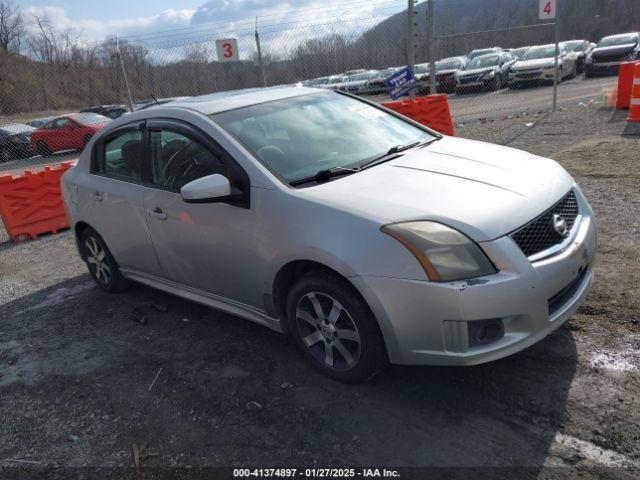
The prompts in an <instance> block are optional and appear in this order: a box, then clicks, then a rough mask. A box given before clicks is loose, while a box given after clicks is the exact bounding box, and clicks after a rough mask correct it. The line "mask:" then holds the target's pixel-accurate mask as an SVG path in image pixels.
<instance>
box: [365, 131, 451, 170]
mask: <svg viewBox="0 0 640 480" xmlns="http://www.w3.org/2000/svg"><path fill="white" fill-rule="evenodd" d="M436 140H439V138H438V137H435V138H430V139H429V140H425V141H422V142H411V143H407V144H404V145H394V146H393V147H391V148H390V149H389V150H387V152H386V153H384V154H382V155H380V156H378V157H376V158H374V159H372V160H369V161H368V162H365V163H363V164H362V165H360V169H362V170H364V169H365V168H371V167H375V166H376V165H380V164H381V163H384V162H388V161H389V160H393V159H394V158H395V157H394V155H395V154H397V153H400V152H404V151H405V150H409V149H411V148H414V147H418V146H420V147H425V146H427V145H429V144H430V143H432V142H435V141H436Z"/></svg>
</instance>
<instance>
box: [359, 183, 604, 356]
mask: <svg viewBox="0 0 640 480" xmlns="http://www.w3.org/2000/svg"><path fill="white" fill-rule="evenodd" d="M579 198H580V199H579V202H580V206H581V212H582V214H583V216H582V219H581V221H580V223H579V224H578V225H576V226H575V227H574V230H575V232H574V233H573V234H572V236H571V241H570V243H569V244H568V245H567V246H565V248H564V249H563V250H561V251H560V252H558V253H556V254H555V255H553V256H552V257H548V258H545V259H542V260H540V261H536V262H531V261H530V260H529V259H527V258H526V257H525V256H524V254H523V253H522V251H521V250H520V249H519V247H518V246H517V245H516V243H515V242H514V241H513V240H511V238H509V237H508V236H505V237H501V238H499V239H497V240H494V241H490V242H486V243H482V247H483V249H484V250H485V252H486V253H487V255H488V256H489V257H490V258H491V260H492V261H493V262H494V263H495V264H496V266H497V267H498V270H499V273H497V274H495V275H490V276H487V277H482V278H480V279H475V280H474V281H458V282H449V283H436V282H429V281H416V280H406V279H397V278H386V277H385V278H382V277H372V276H359V277H353V278H351V279H350V280H351V281H352V282H353V284H354V285H355V287H356V288H357V289H358V290H359V291H360V292H361V293H362V295H363V296H364V297H365V300H366V301H367V302H368V304H369V306H370V307H371V309H372V311H373V313H374V314H375V315H376V318H377V319H378V323H379V325H380V328H381V331H382V334H383V337H384V339H385V343H386V346H387V352H388V354H389V359H390V361H391V362H392V363H397V364H405V365H475V364H479V363H485V362H489V361H493V360H497V359H499V358H502V357H505V356H508V355H511V354H513V353H516V352H518V351H520V350H522V349H524V348H526V347H528V346H530V345H532V344H534V343H536V342H538V341H539V340H541V339H542V338H544V337H545V336H547V335H548V334H549V333H551V332H552V331H554V330H555V329H557V328H558V327H560V326H561V325H562V324H563V323H564V322H565V321H566V320H568V319H569V317H570V316H571V315H572V314H573V313H574V312H575V311H576V309H577V308H578V306H579V305H580V304H581V303H582V301H583V300H584V298H585V297H586V295H587V293H588V291H589V287H590V285H591V282H592V280H593V270H594V260H595V252H596V245H597V240H596V226H595V220H594V217H593V214H592V213H591V210H590V208H589V206H588V204H587V203H586V201H585V200H584V198H583V197H582V196H581V195H580V196H579ZM568 287H570V288H568ZM491 319H499V320H500V321H501V322H502V323H503V325H504V336H503V337H502V338H500V339H498V340H495V341H493V342H491V343H488V344H484V345H475V346H469V344H470V343H471V342H470V341H469V325H470V324H472V322H481V321H486V320H491Z"/></svg>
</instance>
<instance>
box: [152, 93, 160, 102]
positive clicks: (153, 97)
mask: <svg viewBox="0 0 640 480" xmlns="http://www.w3.org/2000/svg"><path fill="white" fill-rule="evenodd" d="M151 100H153V101H154V102H156V105H160V102H159V101H158V99H157V98H156V96H155V95H154V94H153V93H152V94H151Z"/></svg>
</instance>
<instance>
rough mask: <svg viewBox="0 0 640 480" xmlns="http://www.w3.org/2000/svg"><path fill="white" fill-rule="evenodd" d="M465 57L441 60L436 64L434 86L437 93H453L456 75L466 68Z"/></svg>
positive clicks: (466, 61)
mask: <svg viewBox="0 0 640 480" xmlns="http://www.w3.org/2000/svg"><path fill="white" fill-rule="evenodd" d="M468 62H469V60H468V59H467V57H450V58H443V59H442V60H439V61H437V62H436V85H437V90H438V93H453V92H455V90H456V74H457V73H458V72H460V71H461V70H464V68H465V67H466V66H467V63H468Z"/></svg>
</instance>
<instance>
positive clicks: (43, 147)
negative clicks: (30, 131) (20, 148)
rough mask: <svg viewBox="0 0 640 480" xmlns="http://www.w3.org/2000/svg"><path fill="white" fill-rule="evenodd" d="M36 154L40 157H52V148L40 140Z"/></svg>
mask: <svg viewBox="0 0 640 480" xmlns="http://www.w3.org/2000/svg"><path fill="white" fill-rule="evenodd" d="M36 153H37V154H38V155H42V156H43V157H46V156H48V155H51V148H49V145H47V144H46V142H43V141H42V140H38V142H37V143H36Z"/></svg>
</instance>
